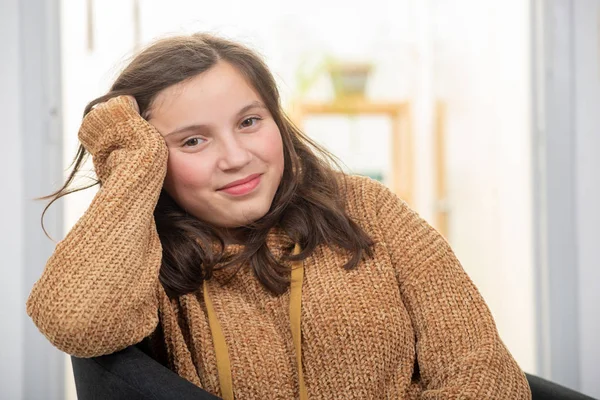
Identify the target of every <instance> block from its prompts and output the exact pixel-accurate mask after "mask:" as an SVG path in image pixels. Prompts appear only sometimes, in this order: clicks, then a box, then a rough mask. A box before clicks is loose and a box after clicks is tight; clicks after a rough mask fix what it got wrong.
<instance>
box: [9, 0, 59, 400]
mask: <svg viewBox="0 0 600 400" xmlns="http://www.w3.org/2000/svg"><path fill="white" fill-rule="evenodd" d="M57 11H58V8H57V4H56V3H55V2H54V1H44V0H31V1H28V2H20V1H16V0H15V1H12V0H6V1H2V2H0V48H2V61H1V62H0V88H2V90H0V120H1V121H2V131H1V133H0V135H1V138H2V149H3V152H2V157H0V171H1V172H0V174H1V180H0V181H1V182H2V184H3V192H2V196H0V209H2V224H0V252H1V253H2V256H3V261H2V279H0V303H1V304H2V307H0V320H1V321H2V328H1V329H0V399H7V400H8V399H10V400H13V399H15V400H19V399H41V398H44V399H53V400H55V399H56V400H58V399H62V398H63V384H62V378H63V375H64V372H63V368H62V366H63V363H62V361H63V358H62V356H61V354H60V352H58V350H56V349H54V348H53V347H52V346H51V345H50V343H49V342H48V341H47V340H46V339H45V338H44V337H43V336H42V335H41V334H40V333H39V331H38V330H37V328H36V327H35V326H34V325H33V323H32V322H31V320H30V319H29V317H28V316H27V315H26V313H25V301H26V299H27V296H28V294H29V291H30V290H31V286H32V285H33V282H34V281H35V280H36V279H37V278H38V277H39V275H40V274H41V271H42V269H43V268H44V265H45V261H46V259H47V258H48V257H49V256H50V254H51V252H52V249H53V247H54V245H53V243H52V242H50V241H49V240H48V239H46V237H45V236H44V234H43V232H42V229H41V227H40V215H41V211H42V203H40V202H34V201H33V200H32V199H33V198H34V197H37V196H41V195H45V194H48V193H49V192H50V190H51V188H52V187H53V185H54V184H56V183H57V181H59V180H60V175H61V173H60V162H59V160H60V142H61V135H60V132H61V128H60V114H61V110H60V91H59V89H58V88H59V85H60V65H59V63H58V57H59V48H58V34H57V33H58V15H57ZM57 177H58V179H57ZM60 209H61V208H60V205H57V206H55V207H53V209H52V210H50V212H49V213H48V214H47V219H46V227H47V229H48V230H49V231H50V232H51V234H54V235H56V234H61V232H62V229H61V228H62V224H61V222H62V214H61V213H60ZM57 222H58V223H57Z"/></svg>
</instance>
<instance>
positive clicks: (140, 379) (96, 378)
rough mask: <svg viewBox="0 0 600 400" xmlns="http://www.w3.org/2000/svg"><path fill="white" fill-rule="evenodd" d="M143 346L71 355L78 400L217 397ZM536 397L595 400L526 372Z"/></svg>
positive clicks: (199, 399) (201, 399) (538, 399)
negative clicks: (85, 355)
mask: <svg viewBox="0 0 600 400" xmlns="http://www.w3.org/2000/svg"><path fill="white" fill-rule="evenodd" d="M143 348H144V347H143V346H140V345H136V346H130V347H128V348H127V349H125V350H122V351H120V352H117V353H114V354H109V355H106V356H101V357H95V358H77V357H71V362H72V364H73V374H74V375H75V386H76V388H77V397H78V399H79V400H96V399H98V400H108V399H127V400H142V399H154V400H163V399H164V400H167V399H180V400H191V399H195V400H218V399H219V398H218V397H216V396H214V395H212V394H210V393H208V392H206V391H204V390H202V389H200V388H198V387H196V386H195V385H193V384H191V383H190V382H188V381H186V380H185V379H183V378H181V377H180V376H179V375H177V374H176V373H174V372H173V371H171V370H169V369H168V368H166V367H164V366H163V365H162V364H160V363H159V362H157V361H155V360H154V359H153V358H151V357H150V356H149V355H147V354H146V353H145V352H144V351H143V350H142V349H143ZM527 380H528V381H529V386H530V387H531V393H532V395H533V400H546V399H555V400H594V399H592V398H591V397H588V396H585V395H583V394H581V393H578V392H575V391H573V390H571V389H567V388H566V387H564V386H560V385H557V384H555V383H552V382H550V381H547V380H545V379H542V378H539V377H537V376H533V375H529V374H527Z"/></svg>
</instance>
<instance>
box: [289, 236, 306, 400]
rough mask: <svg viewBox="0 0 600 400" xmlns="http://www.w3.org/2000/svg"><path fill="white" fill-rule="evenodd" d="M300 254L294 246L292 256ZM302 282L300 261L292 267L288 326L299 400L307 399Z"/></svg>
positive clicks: (297, 246) (302, 273) (298, 249)
mask: <svg viewBox="0 0 600 400" xmlns="http://www.w3.org/2000/svg"><path fill="white" fill-rule="evenodd" d="M298 253H300V246H299V245H298V244H296V247H295V248H294V254H298ZM303 281H304V268H303V265H302V261H297V262H295V263H294V265H293V266H292V282H291V288H290V324H291V326H292V338H293V340H294V347H295V348H296V363H297V365H298V382H299V384H300V400H306V399H308V395H307V394H306V386H305V385H304V372H303V371H302V336H301V332H302V327H301V320H302V282H303Z"/></svg>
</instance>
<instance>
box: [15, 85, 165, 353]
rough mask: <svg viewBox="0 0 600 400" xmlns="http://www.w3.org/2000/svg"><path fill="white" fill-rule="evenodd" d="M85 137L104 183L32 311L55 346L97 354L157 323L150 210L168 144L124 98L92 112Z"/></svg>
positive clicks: (59, 249) (33, 296)
mask: <svg viewBox="0 0 600 400" xmlns="http://www.w3.org/2000/svg"><path fill="white" fill-rule="evenodd" d="M79 139H80V141H81V143H82V145H83V146H84V147H85V148H86V150H88V151H89V152H90V153H91V155H92V160H93V162H94V167H95V170H96V174H97V175H98V178H99V180H100V189H99V191H98V192H97V194H96V195H95V197H94V199H93V201H92V203H91V205H90V206H89V208H88V209H87V210H86V212H85V213H84V214H83V216H82V217H81V218H80V219H79V220H78V221H77V223H76V224H75V225H74V226H73V228H72V229H71V230H70V232H69V233H68V234H67V235H66V237H65V238H64V239H63V240H62V241H60V242H59V243H58V244H57V246H56V248H55V250H54V252H53V254H52V255H51V257H50V258H49V260H48V261H47V264H46V267H45V269H44V271H43V273H42V276H41V277H40V279H39V280H38V281H37V282H36V283H35V285H34V286H33V289H32V291H31V293H30V295H29V298H28V300H27V314H28V315H29V316H30V317H31V318H32V320H33V322H34V323H35V324H36V326H37V327H38V329H39V330H40V331H41V332H42V333H43V334H44V335H45V336H46V337H47V338H48V340H49V341H50V342H51V343H52V344H53V345H54V346H56V347H57V348H58V349H60V350H62V351H64V352H66V353H69V354H72V355H75V356H78V357H94V356H98V355H103V354H109V353H113V352H115V351H118V350H120V349H123V348H125V347H127V346H129V345H132V344H135V343H138V342H140V341H141V340H142V339H143V338H144V337H146V336H148V335H150V334H151V333H152V332H153V331H154V329H155V328H156V326H157V324H158V285H159V281H158V272H159V268H160V264H161V257H162V248H161V245H160V241H159V238H158V234H157V232H156V227H155V223H154V216H153V212H154V208H155V206H156V203H157V201H158V196H159V194H160V191H161V188H162V184H163V181H164V177H165V174H166V165H167V158H168V149H167V147H166V144H165V142H164V139H163V138H162V136H161V135H160V133H158V131H157V130H156V129H155V128H154V127H153V126H152V125H150V124H149V123H148V122H146V121H145V120H144V119H143V118H142V117H141V116H140V115H139V114H138V113H137V112H136V110H135V109H133V107H132V104H131V103H129V100H127V98H125V97H117V98H114V99H111V100H109V101H108V102H107V103H104V104H102V105H101V106H99V107H97V108H95V109H94V110H92V111H91V112H90V113H88V114H87V116H86V117H85V118H84V120H83V123H82V125H81V128H80V131H79Z"/></svg>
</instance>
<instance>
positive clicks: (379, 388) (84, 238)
mask: <svg viewBox="0 0 600 400" xmlns="http://www.w3.org/2000/svg"><path fill="white" fill-rule="evenodd" d="M79 137H80V140H81V142H82V144H83V145H84V146H85V147H86V149H88V150H89V151H90V153H91V154H92V155H93V161H94V165H95V168H96V172H97V174H98V176H99V178H100V180H101V181H102V187H101V188H100V190H99V191H98V193H97V195H96V196H95V198H94V200H93V202H92V204H91V205H90V207H89V209H88V210H87V211H86V212H85V214H84V215H83V216H82V217H81V219H80V220H79V221H78V222H77V223H76V224H75V226H74V227H73V228H72V230H71V231H70V232H69V233H68V235H67V236H66V237H65V239H64V240H62V241H61V242H60V243H59V244H58V245H57V246H56V250H55V251H54V253H53V254H52V256H51V257H50V259H49V260H48V263H47V265H46V268H45V270H44V273H43V275H42V276H41V278H40V279H39V281H38V282H37V283H36V284H35V286H34V287H33V290H32V292H31V294H30V297H29V299H28V302H27V312H28V314H29V315H30V316H31V318H32V319H33V321H34V322H35V324H36V325H37V326H38V328H39V329H40V331H41V332H42V333H43V334H44V335H45V336H46V337H47V338H48V340H50V342H52V343H53V344H54V345H55V346H56V347H58V348H59V349H61V350H62V351H64V352H66V353H69V354H73V355H76V356H79V357H93V356H98V355H102V354H108V353H112V352H115V351H117V350H120V349H123V348H125V347H127V346H130V345H132V344H135V343H138V342H140V341H141V340H142V339H144V338H145V337H147V336H149V335H151V334H153V333H155V331H157V332H158V330H160V333H161V335H164V339H163V343H164V345H165V347H166V350H167V354H168V356H169V364H170V368H171V369H172V370H174V371H175V372H177V373H178V374H179V375H180V376H182V377H184V378H186V379H187V380H189V381H191V382H192V383H194V384H196V385H198V386H200V387H202V388H204V389H205V390H208V391H210V392H212V393H215V394H216V395H220V394H221V393H220V388H219V380H218V374H217V367H216V360H215V347H214V343H213V337H212V336H211V331H210V329H209V325H208V317H207V310H206V304H205V301H204V298H203V295H202V293H201V292H202V290H203V289H202V288H199V290H198V292H197V293H192V294H188V295H185V296H181V297H180V298H178V299H173V300H170V299H169V298H168V297H167V296H166V294H165V292H164V290H163V288H162V286H161V285H160V283H159V281H158V271H159V267H160V262H161V251H162V250H161V245H160V242H159V239H158V235H157V233H156V228H155V224H154V219H153V209H154V207H155V205H156V202H157V199H158V196H159V193H160V190H161V186H162V183H163V180H164V176H165V173H166V161H167V157H168V150H167V148H166V145H165V143H164V140H163V139H162V137H161V136H160V134H159V133H158V132H157V131H156V130H155V129H154V128H153V127H152V126H151V125H150V124H148V123H147V122H146V121H144V120H143V119H142V118H141V117H140V116H139V115H138V114H137V113H136V112H135V110H134V109H133V108H132V107H131V105H130V104H129V103H128V102H127V100H126V99H125V98H117V99H114V100H111V101H109V102H108V103H107V104H104V105H103V106H101V107H100V108H97V109H95V110H93V111H92V112H91V113H90V114H88V116H87V117H86V118H85V119H84V122H83V124H82V127H81V130H80V133H79ZM347 181H348V185H347V187H346V188H345V191H344V193H345V196H346V198H347V210H348V212H349V215H350V216H351V217H352V218H353V219H354V220H355V221H356V222H357V223H359V224H360V225H361V226H362V227H363V228H364V229H365V230H366V232H367V233H368V234H369V235H370V236H371V237H372V238H373V239H374V241H375V243H376V244H375V247H374V254H375V256H374V258H372V259H369V260H367V261H365V262H363V263H362V264H360V265H359V267H358V268H357V269H355V270H352V271H346V270H344V269H343V268H342V265H344V263H345V261H346V256H345V255H344V254H343V253H340V252H338V251H336V250H335V249H332V248H329V247H328V246H326V245H322V246H320V247H318V248H317V250H316V251H315V252H314V254H312V256H310V257H309V258H308V259H306V260H305V261H304V263H303V268H304V281H303V283H302V301H301V303H302V312H301V324H302V328H301V343H302V345H301V348H302V364H303V374H304V382H305V384H306V388H307V392H308V397H309V398H314V399H417V398H422V399H459V398H460V399H511V400H518V399H529V398H531V394H530V391H529V387H528V385H527V381H526V379H525V377H524V374H523V372H522V371H521V370H520V369H519V367H518V365H517V364H516V363H515V360H514V359H513V358H512V357H511V355H510V354H509V352H508V351H507V349H506V347H505V346H504V344H503V343H502V341H501V339H500V338H499V336H498V332H497V330H496V327H495V325H494V321H493V319H492V316H491V315H490V312H489V310H488V308H487V307H486V305H485V303H484V301H483V299H482V298H481V295H480V294H479V292H478V291H477V289H476V288H475V286H474V285H473V283H472V282H471V280H470V279H469V278H468V277H467V275H466V274H465V272H464V271H463V269H462V268H461V266H460V264H459V262H458V261H457V259H456V258H455V256H454V254H453V253H452V251H451V249H450V248H449V247H448V244H447V243H446V242H445V241H444V239H443V238H442V237H441V236H440V235H439V234H438V233H437V232H436V231H435V230H434V229H432V228H431V227H430V226H429V225H428V224H427V223H426V222H425V221H423V220H422V219H421V218H420V217H419V216H418V215H417V214H416V213H415V212H413V211H412V210H411V209H410V208H409V207H407V205H406V204H405V203H404V202H402V201H401V200H400V199H398V197H396V196H395V195H394V194H392V193H391V192H390V191H389V190H388V189H386V188H385V187H384V186H383V185H381V184H379V183H377V182H375V181H373V180H370V179H367V178H361V177H350V178H349V179H348V180H347ZM268 243H269V246H271V249H272V250H273V252H274V253H275V254H276V255H278V254H279V255H280V254H281V252H282V251H283V249H284V248H285V247H286V246H287V245H289V244H290V240H289V238H287V237H286V236H285V234H284V233H283V232H280V231H278V230H276V229H274V230H273V232H272V233H271V234H270V236H269V239H268ZM229 250H230V251H236V249H235V248H234V247H233V246H232V247H231V248H230V249H229ZM228 274H229V272H228V271H227V270H222V271H218V272H217V273H216V274H215V277H214V279H212V280H210V281H209V282H208V284H207V285H206V288H207V290H208V291H209V292H210V298H211V299H212V300H211V301H212V303H213V306H214V311H215V313H216V315H217V317H218V320H219V321H220V324H221V327H222V331H223V335H224V338H225V341H226V344H227V347H228V351H229V358H230V362H231V375H232V382H233V388H234V394H235V397H236V398H238V399H293V398H297V397H298V391H299V384H298V370H297V364H296V359H295V357H296V356H295V354H296V353H295V349H294V345H293V341H292V334H291V330H290V317H289V304H290V296H289V291H288V293H285V294H284V295H281V296H275V295H273V294H271V293H270V292H268V291H267V290H266V289H265V288H263V287H262V286H261V285H260V283H259V282H258V281H257V279H256V278H255V277H254V276H253V274H252V272H251V271H250V269H249V268H243V269H242V270H241V271H240V272H239V273H238V274H237V275H236V276H235V277H234V278H233V280H231V281H230V282H229V283H228V284H224V282H225V281H226V280H227V278H228V277H229V276H228ZM159 322H160V324H159ZM160 337H162V336H160Z"/></svg>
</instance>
